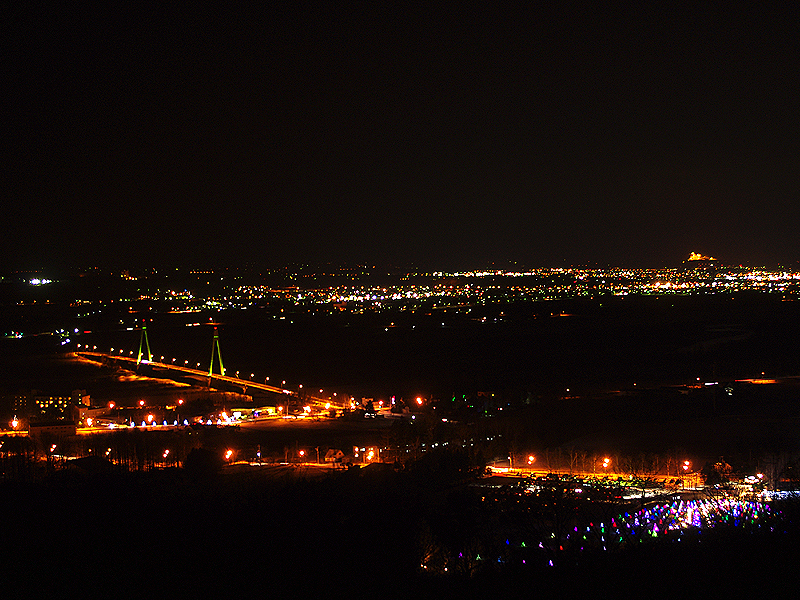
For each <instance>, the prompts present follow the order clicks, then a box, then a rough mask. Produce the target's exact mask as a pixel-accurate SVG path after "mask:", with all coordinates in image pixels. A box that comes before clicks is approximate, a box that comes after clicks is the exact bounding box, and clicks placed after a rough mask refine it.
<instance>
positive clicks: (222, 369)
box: [208, 325, 225, 377]
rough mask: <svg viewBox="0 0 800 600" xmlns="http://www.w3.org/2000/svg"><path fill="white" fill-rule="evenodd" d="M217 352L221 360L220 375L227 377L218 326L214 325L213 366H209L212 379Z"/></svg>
mask: <svg viewBox="0 0 800 600" xmlns="http://www.w3.org/2000/svg"><path fill="white" fill-rule="evenodd" d="M215 350H216V352H217V357H218V358H219V373H220V375H222V376H223V377H225V367H224V366H223V365H222V350H220V348H219V332H218V331H217V326H216V325H214V340H213V341H212V342H211V364H209V366H208V376H209V377H211V376H212V375H213V373H214V351H215Z"/></svg>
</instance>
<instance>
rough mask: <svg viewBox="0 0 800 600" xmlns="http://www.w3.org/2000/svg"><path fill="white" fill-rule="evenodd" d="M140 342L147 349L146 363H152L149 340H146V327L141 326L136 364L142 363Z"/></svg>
mask: <svg viewBox="0 0 800 600" xmlns="http://www.w3.org/2000/svg"><path fill="white" fill-rule="evenodd" d="M142 342H144V345H145V347H146V348H147V362H153V353H152V352H150V340H148V339H147V326H146V325H142V329H141V334H140V335H139V355H138V356H137V357H136V364H137V365H138V364H139V363H141V362H142Z"/></svg>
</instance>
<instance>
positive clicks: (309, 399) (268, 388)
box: [75, 351, 341, 408]
mask: <svg viewBox="0 0 800 600" xmlns="http://www.w3.org/2000/svg"><path fill="white" fill-rule="evenodd" d="M75 354H77V355H78V356H82V357H84V358H86V359H89V360H91V359H92V358H95V359H96V358H107V359H110V360H115V361H121V362H126V363H131V365H132V368H133V369H136V366H137V365H138V361H137V360H136V359H135V358H132V357H128V356H123V355H117V354H108V353H105V352H88V351H82V352H76V353H75ZM141 363H142V364H146V365H149V366H151V367H156V368H159V369H166V370H169V371H179V372H181V373H188V374H190V375H194V376H196V377H203V378H206V379H216V380H218V381H224V382H226V383H230V384H233V385H236V386H240V387H242V390H243V393H244V392H245V391H246V390H247V388H254V389H257V390H263V391H265V392H272V393H273V394H286V395H287V396H291V397H293V398H299V397H298V395H297V393H296V392H293V391H291V390H286V389H283V388H279V387H275V386H273V385H267V384H266V383H259V382H257V381H252V380H249V379H240V378H239V377H230V376H228V375H219V374H216V373H212V374H211V375H209V374H208V371H201V370H200V369H192V368H191V367H182V366H180V365H176V364H172V363H162V362H158V361H147V360H142V361H141ZM305 401H306V403H307V404H308V405H309V406H315V407H317V408H319V407H321V406H325V405H326V404H331V405H333V404H334V403H333V402H331V400H330V399H328V398H317V397H314V396H312V395H308V396H306V397H305ZM340 408H341V407H340Z"/></svg>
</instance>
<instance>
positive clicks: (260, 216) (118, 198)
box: [0, 2, 800, 270]
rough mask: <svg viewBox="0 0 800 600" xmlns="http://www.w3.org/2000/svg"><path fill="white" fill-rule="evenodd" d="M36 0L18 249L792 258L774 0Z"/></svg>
mask: <svg viewBox="0 0 800 600" xmlns="http://www.w3.org/2000/svg"><path fill="white" fill-rule="evenodd" d="M15 4H20V5H21V4H30V3H15ZM37 4H38V5H39V7H38V8H30V7H26V8H21V7H16V6H15V7H14V8H12V9H11V11H12V12H11V13H10V14H8V15H7V17H6V18H5V21H6V22H5V27H4V36H3V37H4V39H5V41H6V43H5V44H4V46H5V49H6V52H5V53H4V54H5V55H6V60H5V61H3V62H4V63H5V64H4V65H3V66H2V69H3V72H4V76H3V80H4V82H5V83H4V85H3V88H4V96H5V101H4V103H3V104H4V113H5V118H4V119H3V122H4V129H5V132H4V133H5V135H4V137H5V139H6V144H7V148H8V152H7V160H6V163H5V165H4V168H3V172H4V186H3V187H4V188H5V189H6V193H5V194H4V196H5V198H6V199H5V200H4V204H3V205H4V207H5V209H4V211H3V213H4V214H3V220H2V222H3V229H2V248H0V249H1V250H2V252H3V257H4V262H5V265H6V267H8V268H32V267H43V266H44V267H46V266H49V265H53V264H59V265H83V266H89V265H108V266H117V267H125V266H127V265H134V264H136V265H144V266H162V265H175V266H178V265H186V266H204V265H211V266H215V265H226V266H237V265H240V264H244V263H255V264H260V265H265V266H277V265H281V264H284V263H287V262H289V261H298V262H312V263H317V262H333V263H343V262H348V263H353V262H356V263H361V262H363V263H370V264H375V263H379V264H389V265H398V266H402V265H409V264H416V265H417V266H421V267H424V268H430V269H444V270H447V269H466V268H472V267H482V266H485V265H486V264H487V263H490V262H498V263H507V262H508V261H518V262H519V263H520V264H524V265H528V266H563V265H571V264H572V265H576V264H595V263H597V264H600V265H607V264H611V265H624V266H634V267H637V266H643V267H656V266H665V265H668V266H670V265H677V264H679V263H680V262H681V260H683V259H684V258H686V256H688V254H689V252H690V251H697V252H701V253H703V254H709V255H713V256H715V257H717V258H719V259H720V260H721V261H722V262H724V263H726V264H739V263H744V264H751V265H758V264H778V263H781V264H789V265H797V261H798V259H800V234H798V223H800V202H798V200H799V198H800V196H798V191H800V168H799V167H800V164H798V163H799V161H798V157H800V153H799V151H800V142H799V141H798V140H800V117H799V115H800V101H798V96H800V94H799V93H798V92H800V76H799V75H798V74H799V73H800V60H798V59H800V51H798V46H799V45H800V26H798V23H800V21H799V20H798V18H797V15H796V14H795V13H794V12H793V11H791V10H790V9H785V8H781V7H782V6H784V3H774V4H778V5H780V6H778V7H775V6H771V4H773V3H758V4H755V3H754V4H752V5H749V6H748V5H746V4H744V3H741V4H740V3H732V4H734V5H735V6H729V5H728V4H729V3H710V2H702V3H696V4H693V5H692V8H689V9H676V8H664V7H662V8H645V7H643V6H640V4H644V3H632V4H624V3H623V4H621V3H612V4H614V8H613V9H612V8H608V7H606V3H602V2H597V3H579V4H577V5H576V6H575V7H574V8H565V7H564V6H565V5H564V4H563V3H561V2H554V3H530V4H531V5H532V8H530V9H528V10H525V11H520V12H510V11H505V12H500V11H498V10H497V9H495V8H494V7H492V5H493V4H494V3H485V2H479V3H474V4H473V3H460V4H459V6H458V7H457V8H451V9H439V8H434V7H433V6H431V4H433V3H428V4H429V5H420V4H417V3H415V4H413V5H406V4H404V3H383V2H376V3H369V4H374V5H378V6H375V7H372V6H369V5H368V4H366V3H365V4H361V3H359V4H357V5H353V6H351V3H325V4H308V3H303V4H300V5H298V4H296V3H294V2H286V3H264V4H267V5H268V6H267V7H266V8H265V7H263V6H260V4H261V3H255V4H254V5H253V6H251V8H250V9H237V12H234V11H232V10H231V9H224V10H222V9H220V10H218V11H209V12H198V11H199V10H200V9H199V8H198V7H197V6H195V4H196V3H190V2H173V3H169V4H170V7H169V8H165V7H163V6H161V5H160V4H158V5H153V6H149V7H145V8H142V7H140V6H138V5H139V3H124V2H119V3H109V4H111V5H112V7H106V6H104V7H102V8H98V7H85V6H84V3H37ZM104 4H105V3H104ZM390 4H391V6H387V5H390ZM542 4H545V5H552V7H550V8H547V7H543V6H541V5H542ZM52 5H55V6H52ZM785 5H787V6H788V5H789V3H785ZM256 7H257V8H256Z"/></svg>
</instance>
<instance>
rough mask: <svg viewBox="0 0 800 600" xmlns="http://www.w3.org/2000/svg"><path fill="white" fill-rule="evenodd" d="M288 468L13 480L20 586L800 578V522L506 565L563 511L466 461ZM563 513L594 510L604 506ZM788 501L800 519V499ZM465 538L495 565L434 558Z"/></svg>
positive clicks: (444, 590) (354, 592)
mask: <svg viewBox="0 0 800 600" xmlns="http://www.w3.org/2000/svg"><path fill="white" fill-rule="evenodd" d="M451 458H452V457H451ZM434 466H435V468H432V467H434ZM205 467H209V468H205ZM276 469H278V470H271V471H259V474H256V475H254V474H253V472H252V471H244V472H242V471H241V470H236V469H234V470H223V471H222V472H216V469H215V468H214V467H213V465H208V464H206V465H205V466H202V465H198V464H194V465H192V464H189V465H187V468H186V469H169V470H165V471H151V472H147V473H121V472H116V471H114V470H113V469H110V468H108V466H107V465H106V466H103V465H102V464H94V465H93V464H89V463H86V464H83V465H81V466H80V467H78V466H76V467H72V468H70V469H68V470H62V471H58V472H54V473H52V474H51V476H50V477H48V478H45V479H44V480H40V481H38V482H36V483H19V482H17V483H11V482H5V483H2V484H0V510H1V511H2V514H3V515H4V520H3V536H2V545H0V573H1V574H2V577H3V581H4V584H3V585H4V588H5V589H6V590H7V591H9V592H10V594H13V596H18V595H21V596H23V597H32V596H37V597H43V596H42V595H43V594H45V593H50V594H54V595H55V597H66V596H73V594H77V593H79V594H80V595H81V596H90V597H104V598H121V597H141V596H142V594H146V595H147V596H150V597H166V596H173V597H200V598H213V597H229V596H233V595H235V596H243V597H309V596H310V595H312V594H314V595H317V594H319V595H321V596H322V597H348V598H385V597H410V596H416V597H422V598H485V597H515V598H516V597H520V598H522V597H525V598H530V597H563V598H575V597H592V598H612V597H613V598H617V597H620V595H624V596H627V595H634V596H639V595H644V596H647V597H675V596H676V595H679V596H683V595H686V596H688V597H697V596H698V595H699V594H712V596H713V597H724V596H731V597H745V596H752V597H764V596H768V595H772V594H773V593H775V592H776V590H778V589H788V588H789V586H792V585H796V584H797V583H799V582H800V577H799V575H798V572H797V569H796V557H797V553H796V548H797V543H798V542H800V536H799V535H798V528H797V521H796V520H787V521H781V522H780V524H781V526H780V527H776V528H772V529H771V530H766V529H765V530H762V529H758V530H749V531H748V530H739V529H735V528H730V529H724V528H718V529H717V530H714V531H713V532H712V533H709V534H708V535H706V536H705V537H701V538H699V539H697V540H695V541H693V542H691V543H687V544H684V545H676V544H669V543H664V544H658V543H652V544H644V545H641V546H639V547H636V546H634V547H629V548H624V549H619V550H618V551H616V552H614V553H601V552H589V553H586V554H581V555H578V554H575V553H571V554H570V553H564V554H563V556H562V554H560V553H558V552H552V553H549V554H542V553H541V552H543V551H539V550H536V549H535V548H534V551H533V552H532V553H531V554H526V555H522V556H527V558H528V560H527V562H526V563H522V562H521V561H520V560H518V559H519V556H520V555H513V554H511V555H509V554H505V555H504V556H508V557H509V558H508V560H507V561H506V560H503V561H502V562H498V561H496V560H493V559H491V558H490V557H492V556H494V555H495V553H497V552H502V550H501V549H502V548H505V547H506V546H505V544H507V543H508V541H507V540H506V537H507V536H509V537H512V538H513V536H515V535H523V534H524V535H536V534H537V531H538V529H537V524H543V523H547V522H549V521H548V518H549V517H547V514H555V513H546V514H541V515H537V516H528V517H525V518H523V519H522V520H517V521H514V520H513V519H511V517H510V516H509V515H510V514H511V513H510V512H509V510H508V506H509V505H508V503H507V500H503V499H502V496H500V497H499V498H500V500H494V501H491V502H490V501H487V498H488V496H487V495H486V494H487V492H485V491H482V488H474V487H469V486H467V485H466V483H467V480H468V479H469V474H468V473H467V472H465V471H463V470H461V469H460V467H459V463H458V461H457V460H456V461H453V460H450V461H448V460H445V459H444V458H443V457H439V462H438V463H436V464H435V465H434V463H433V462H429V464H424V463H421V464H419V465H417V466H416V467H415V468H411V469H408V470H406V471H403V472H395V471H393V470H391V469H385V468H378V466H376V467H375V468H372V467H370V468H365V469H361V470H351V471H348V472H339V473H336V474H330V475H326V476H311V475H309V474H308V473H306V474H305V475H298V474H297V473H296V472H289V471H286V470H284V471H280V468H276ZM544 506H545V508H543V509H542V510H543V511H545V512H546V511H547V510H548V509H547V508H546V505H544ZM498 507H500V508H498ZM562 508H564V509H565V510H568V511H574V512H575V514H576V515H579V516H586V515H588V514H589V513H588V512H587V511H592V510H596V508H597V507H594V508H592V507H591V506H589V505H579V504H575V505H574V506H573V505H571V504H563V503H562ZM618 508H619V510H627V509H630V507H626V506H620V507H618ZM784 509H785V510H786V513H787V514H788V515H790V516H791V518H792V519H794V518H795V517H796V516H797V515H796V513H795V512H794V511H795V509H796V507H795V506H793V505H788V506H784ZM610 510H616V508H612V509H610ZM510 519H511V520H510ZM526 528H527V529H526ZM509 532H511V533H509ZM538 533H541V531H538ZM460 547H463V548H464V552H472V555H471V556H473V557H474V556H475V555H476V553H478V554H483V557H484V560H483V561H482V562H476V561H472V563H471V564H469V565H467V564H466V563H464V562H458V559H456V558H455V556H454V555H453V556H452V557H451V558H452V560H453V562H452V563H451V564H453V565H456V566H458V565H461V568H460V569H456V568H455V567H454V568H453V570H452V572H448V573H441V572H440V573H438V574H436V575H431V574H429V573H427V572H425V570H424V569H422V568H421V563H422V562H423V561H424V560H426V557H429V556H432V555H435V554H436V553H441V552H442V549H443V548H449V549H453V548H460ZM537 552H539V554H537ZM515 556H516V558H515ZM549 559H554V560H555V563H556V564H555V566H552V567H551V566H550V565H549V562H548V560H549ZM9 597H10V596H9Z"/></svg>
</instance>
